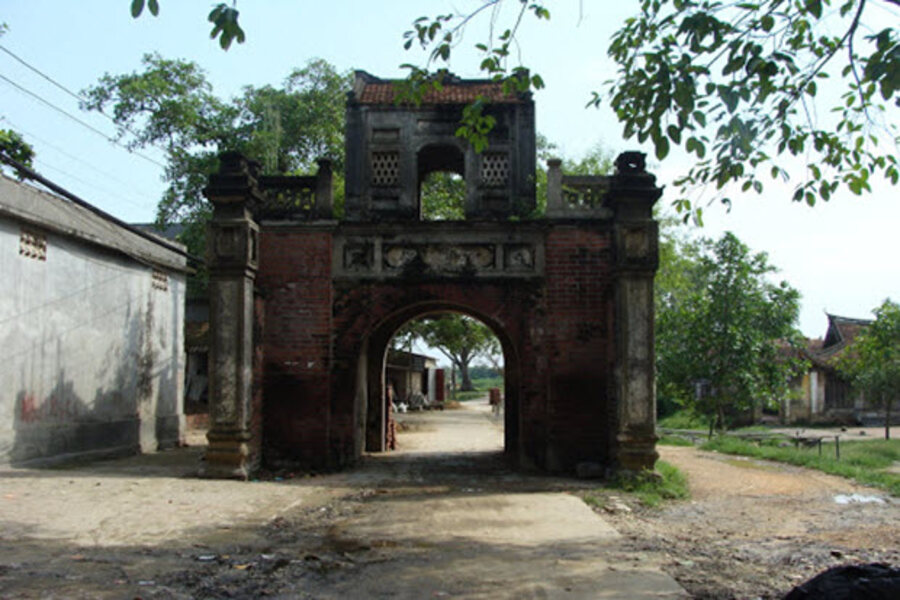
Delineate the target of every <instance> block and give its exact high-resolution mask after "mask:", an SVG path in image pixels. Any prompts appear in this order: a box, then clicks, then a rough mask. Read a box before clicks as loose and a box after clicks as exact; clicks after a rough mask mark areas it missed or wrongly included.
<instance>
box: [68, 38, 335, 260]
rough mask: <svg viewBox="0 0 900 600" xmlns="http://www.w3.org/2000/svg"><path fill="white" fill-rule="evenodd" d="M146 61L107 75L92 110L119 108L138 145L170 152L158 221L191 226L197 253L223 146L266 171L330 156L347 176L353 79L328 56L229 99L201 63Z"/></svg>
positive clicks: (188, 236)
mask: <svg viewBox="0 0 900 600" xmlns="http://www.w3.org/2000/svg"><path fill="white" fill-rule="evenodd" d="M142 64H143V69H142V70H141V71H140V72H134V73H129V74H123V75H110V74H106V75H104V76H103V77H101V78H100V80H99V82H98V83H97V85H95V86H93V87H91V88H89V89H87V90H85V91H84V92H83V94H84V95H85V97H86V98H87V100H86V101H85V102H84V108H87V109H90V110H97V111H104V112H107V113H108V114H111V116H112V118H113V119H114V121H115V123H116V125H117V130H118V131H117V133H118V137H119V139H123V140H125V141H126V143H127V145H128V146H129V147H130V148H144V147H146V146H150V145H152V146H156V147H159V148H162V149H163V151H164V152H165V153H166V160H167V163H168V164H167V168H166V171H165V174H164V177H165V180H166V181H167V182H168V183H169V187H168V188H167V189H166V191H165V193H164V195H163V198H162V199H161V200H160V203H159V206H158V210H157V221H158V223H159V224H160V225H168V224H172V223H182V224H187V229H186V232H185V234H184V236H183V240H182V241H185V242H186V243H188V245H189V248H190V249H191V250H192V251H193V252H195V253H201V254H202V251H203V247H204V232H205V228H204V224H205V222H206V219H207V218H208V210H209V209H208V205H207V203H206V201H205V199H204V197H203V188H204V186H205V185H206V183H207V179H208V177H209V175H210V174H211V173H214V172H215V171H216V169H217V168H218V155H219V154H220V153H221V152H224V151H226V150H237V151H240V152H242V153H243V154H245V155H247V156H249V157H250V158H253V159H256V160H258V161H259V162H260V163H261V164H262V167H263V172H264V173H266V174H290V173H296V172H303V171H311V170H314V168H315V166H314V163H315V159H317V158H319V157H322V156H328V157H330V158H332V159H334V160H336V161H337V165H336V167H337V168H336V169H335V171H336V172H338V173H340V172H341V168H342V164H343V155H344V148H343V131H344V94H345V92H346V90H347V89H349V85H350V79H349V75H348V74H341V73H339V72H338V71H337V70H336V69H335V68H334V67H333V66H332V65H331V64H329V63H327V62H326V61H323V60H312V61H310V62H308V63H307V64H306V65H305V66H304V67H302V68H299V69H295V70H294V71H292V72H291V73H290V74H289V75H288V77H287V78H286V79H285V81H284V84H283V86H282V87H280V88H275V87H272V86H263V87H251V86H247V87H245V88H244V90H243V93H242V94H241V95H240V96H238V97H236V98H232V99H230V100H223V99H221V98H219V97H218V96H216V95H215V94H214V93H213V89H212V85H211V84H210V83H209V81H207V79H206V74H205V73H204V72H203V70H202V69H201V68H200V67H199V66H198V65H197V64H196V63H194V62H190V61H185V60H170V59H166V58H163V57H161V56H160V55H158V54H147V55H145V56H144V57H143V61H142ZM338 189H341V188H340V185H339V186H338Z"/></svg>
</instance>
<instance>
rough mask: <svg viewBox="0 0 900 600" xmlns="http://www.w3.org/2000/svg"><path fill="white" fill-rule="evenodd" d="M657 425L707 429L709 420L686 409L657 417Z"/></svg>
mask: <svg viewBox="0 0 900 600" xmlns="http://www.w3.org/2000/svg"><path fill="white" fill-rule="evenodd" d="M657 425H658V426H659V427H663V428H665V429H701V430H707V429H709V422H707V421H706V419H704V418H703V417H700V416H698V415H696V414H694V413H692V412H690V411H687V410H680V411H678V412H677V413H675V414H672V415H669V416H668V417H663V418H662V419H659V422H658V423H657Z"/></svg>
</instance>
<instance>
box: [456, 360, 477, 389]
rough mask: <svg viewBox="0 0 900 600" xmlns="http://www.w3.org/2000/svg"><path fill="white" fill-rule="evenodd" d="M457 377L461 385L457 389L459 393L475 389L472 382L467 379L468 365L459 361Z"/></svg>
mask: <svg viewBox="0 0 900 600" xmlns="http://www.w3.org/2000/svg"><path fill="white" fill-rule="evenodd" d="M459 376H460V377H461V378H462V385H461V386H460V388H459V389H460V391H463V392H471V391H472V390H474V389H475V386H473V385H472V380H471V379H469V363H465V362H462V361H460V363H459Z"/></svg>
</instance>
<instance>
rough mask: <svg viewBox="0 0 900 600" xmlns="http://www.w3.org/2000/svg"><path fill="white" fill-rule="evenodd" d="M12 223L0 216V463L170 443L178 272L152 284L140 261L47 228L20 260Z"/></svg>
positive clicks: (175, 411) (177, 403) (177, 376)
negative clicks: (39, 256) (41, 256)
mask: <svg viewBox="0 0 900 600" xmlns="http://www.w3.org/2000/svg"><path fill="white" fill-rule="evenodd" d="M20 227H21V226H20V224H19V223H18V222H16V221H15V220H13V219H10V218H6V217H0V274H2V281H3V285H2V287H0V382H2V385H0V462H17V461H23V460H29V459H34V458H47V457H52V456H58V455H60V454H84V453H96V452H103V453H105V452H108V451H112V452H125V451H134V450H137V449H141V450H143V451H153V450H156V448H157V446H158V445H159V444H162V445H167V444H174V443H176V442H177V441H179V439H180V438H181V436H182V435H183V430H184V429H183V427H184V425H183V422H184V417H183V399H182V388H183V386H182V383H183V373H184V348H183V334H182V329H183V318H184V314H183V313H184V292H185V282H184V276H183V275H182V274H174V273H172V272H169V273H168V290H166V291H162V290H158V289H154V288H153V286H152V270H153V269H152V267H151V266H149V265H145V264H142V263H139V262H137V261H135V260H132V259H130V258H126V257H124V256H121V255H119V254H114V253H112V252H107V251H106V250H104V249H102V248H100V247H96V246H92V245H90V244H87V243H85V242H82V241H78V240H75V239H72V238H69V237H65V236H60V235H55V234H51V233H47V234H46V238H47V259H46V261H39V260H35V259H32V258H27V257H24V256H21V255H20V254H19V236H20V231H21V228H20ZM31 229H34V228H31Z"/></svg>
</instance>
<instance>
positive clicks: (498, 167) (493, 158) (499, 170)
mask: <svg viewBox="0 0 900 600" xmlns="http://www.w3.org/2000/svg"><path fill="white" fill-rule="evenodd" d="M481 181H482V182H484V185H486V186H488V187H505V186H506V182H507V181H509V156H508V155H507V154H505V153H499V152H488V153H486V154H485V155H484V156H482V157H481Z"/></svg>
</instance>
